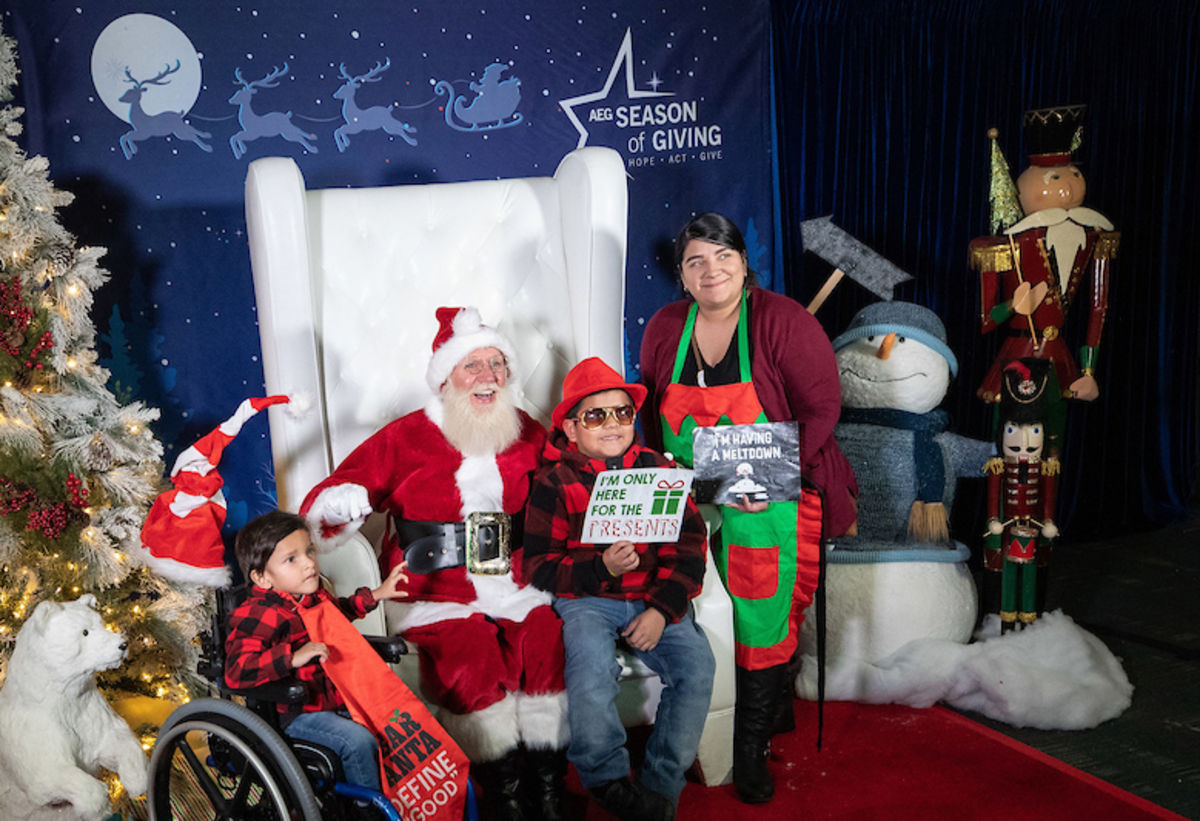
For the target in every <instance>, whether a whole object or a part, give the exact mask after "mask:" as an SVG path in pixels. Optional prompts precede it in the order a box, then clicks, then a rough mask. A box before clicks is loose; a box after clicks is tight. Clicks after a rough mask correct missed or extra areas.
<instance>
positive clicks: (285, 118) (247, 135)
mask: <svg viewBox="0 0 1200 821" xmlns="http://www.w3.org/2000/svg"><path fill="white" fill-rule="evenodd" d="M287 73H288V64H287V63H286V62H285V63H284V64H283V68H275V67H274V66H271V73H270V74H268V75H267V76H266V77H263V78H262V79H261V80H251V81H249V82H247V81H246V80H245V79H243V77H242V70H241V69H240V68H235V69H234V70H233V77H234V85H237V84H238V83H241V86H242V87H241V88H239V89H238V90H237V91H235V92H234V93H233V96H232V97H230V98H229V102H230V104H231V105H236V106H237V107H238V123H240V124H241V126H242V130H241V131H239V132H238V133H236V134H234V135H233V136H232V137H230V138H229V147H230V148H231V149H233V158H234V159H235V160H238V159H241V157H242V155H243V154H245V153H246V143H248V142H251V141H252V140H257V139H258V138H259V137H283V138H284V139H285V140H288V141H290V142H294V143H299V144H300V145H302V146H304V150H305V151H311V152H312V153H313V154H316V153H317V147H316V146H315V145H313V144H312V143H310V142H309V140H315V139H316V138H317V135H316V134H310V133H308V132H306V131H303V130H302V129H301V128H300V127H299V126H297V125H293V124H292V112H290V111H287V112H284V111H269V112H267V113H266V114H261V115H260V114H255V113H254V110H253V109H252V108H251V107H250V101H251V99H253V97H254V95H255V94H257V93H258V90H259V89H260V88H275V87H276V86H277V85H279V78H281V77H283V76H285V75H286V74H287Z"/></svg>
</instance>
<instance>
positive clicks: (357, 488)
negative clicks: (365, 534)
mask: <svg viewBox="0 0 1200 821" xmlns="http://www.w3.org/2000/svg"><path fill="white" fill-rule="evenodd" d="M372 512H373V509H372V507H371V500H370V499H369V498H367V489H366V488H365V487H363V486H362V485H355V484H349V483H347V484H344V485H334V486H333V487H327V488H325V489H324V490H322V491H321V492H320V494H319V495H318V496H317V498H316V499H314V500H313V503H312V507H310V508H309V509H308V518H309V519H310V520H313V521H316V522H320V523H321V524H323V525H327V526H331V527H337V526H339V525H346V524H351V523H353V522H360V523H361V522H362V520H363V519H365V518H367V517H368V516H370V515H371V513H372Z"/></svg>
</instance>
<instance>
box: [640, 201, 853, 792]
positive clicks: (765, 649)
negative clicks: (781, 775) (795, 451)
mask: <svg viewBox="0 0 1200 821" xmlns="http://www.w3.org/2000/svg"><path fill="white" fill-rule="evenodd" d="M675 270H676V273H677V274H678V275H679V278H680V283H681V285H682V286H683V291H684V295H685V297H686V298H685V299H683V300H680V301H678V302H673V303H671V304H669V305H666V306H665V307H663V308H662V309H661V310H659V311H658V312H657V313H656V314H655V315H654V316H653V317H652V318H651V319H650V322H649V323H648V324H647V325H646V332H645V335H644V336H643V338H642V354H641V355H642V379H643V381H644V382H645V384H646V387H647V388H648V389H649V392H650V395H649V397H648V399H647V401H646V403H645V405H644V406H643V409H642V414H643V417H642V421H643V430H644V431H645V434H646V438H647V440H648V441H649V442H650V443H651V446H652V447H655V448H657V449H659V450H666V451H669V452H670V453H671V454H673V455H674V457H675V458H676V459H677V460H678V461H680V462H682V463H684V464H687V465H690V464H691V461H692V430H693V429H695V428H696V427H702V426H712V425H722V424H734V425H739V424H751V423H755V422H784V421H793V420H794V421H796V422H799V423H800V425H801V440H800V450H801V453H800V459H801V465H802V470H803V474H804V476H805V477H806V478H808V479H809V480H811V481H812V483H813V484H814V485H815V486H816V488H817V490H816V491H814V490H810V489H806V490H805V492H804V498H803V499H801V500H800V501H799V502H772V503H769V504H768V503H766V502H750V501H748V500H743V502H742V503H740V504H738V505H737V506H730V505H726V506H723V507H722V508H721V514H722V525H721V529H720V531H719V532H718V533H717V536H718V537H719V538H716V539H714V544H713V551H714V553H713V555H714V558H715V559H716V562H717V568H718V570H719V571H720V573H721V578H722V580H723V581H724V582H725V586H726V588H727V589H728V591H729V594H730V597H731V598H732V600H733V604H734V635H735V639H736V647H735V657H736V659H735V660H736V662H737V702H736V707H735V711H734V740H733V743H734V748H733V749H734V758H733V780H734V784H735V786H736V787H737V792H738V796H739V797H740V798H741V799H742V800H743V801H746V802H747V803H761V802H765V801H768V800H770V799H771V797H772V795H774V784H773V782H772V779H771V774H770V772H769V771H768V770H767V763H766V759H767V755H768V752H769V742H770V737H771V736H772V735H773V734H774V733H775V732H777V731H780V730H788V729H791V728H792V727H793V726H794V719H793V718H792V686H793V685H792V675H790V674H789V673H790V672H791V670H790V667H789V662H790V661H791V660H792V658H793V656H794V654H795V652H796V648H797V645H798V640H799V631H800V622H801V621H802V619H803V611H804V609H805V608H806V607H807V606H808V604H809V603H810V602H811V601H812V598H813V594H814V592H815V590H816V586H817V576H818V563H819V558H820V550H821V541H822V539H823V538H833V537H836V536H840V535H842V534H844V533H846V532H847V531H848V530H850V529H851V528H852V527H853V525H854V521H855V498H856V497H857V495H858V485H857V483H856V482H855V479H854V473H853V470H852V469H851V467H850V463H849V462H848V461H847V460H846V457H845V456H844V455H843V454H842V452H841V450H839V449H838V446H837V443H836V442H835V441H834V439H833V426H834V424H836V422H837V420H838V415H839V413H840V412H841V404H842V402H841V387H840V385H839V382H838V372H837V364H836V361H835V359H834V355H833V347H832V345H830V342H829V338H828V337H827V336H826V335H825V332H824V330H822V328H821V326H820V324H818V323H817V321H816V320H815V319H813V317H812V314H810V313H809V312H808V311H806V310H805V309H804V308H803V306H801V305H800V304H798V303H797V302H795V301H793V300H791V299H789V298H787V297H786V296H782V295H780V294H776V293H773V292H771V291H768V290H764V289H762V288H758V287H757V286H756V284H755V281H754V272H753V271H751V270H750V269H749V267H748V264H747V257H746V243H745V241H744V240H743V239H742V234H741V232H740V231H739V230H738V228H737V226H736V225H734V224H733V223H732V222H731V221H730V220H729V219H727V218H726V217H724V216H721V215H720V214H713V213H707V214H700V215H699V216H697V217H695V218H694V219H692V220H691V221H690V222H689V223H688V224H687V225H686V226H684V228H683V230H682V231H680V232H679V236H678V237H676V239H675ZM785 546H786V549H785Z"/></svg>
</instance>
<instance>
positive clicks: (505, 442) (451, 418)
mask: <svg viewBox="0 0 1200 821" xmlns="http://www.w3.org/2000/svg"><path fill="white" fill-rule="evenodd" d="M442 408H443V410H444V412H445V416H444V418H443V419H442V433H444V434H446V438H447V439H449V440H450V444H452V445H454V447H455V448H457V449H458V450H459V451H460V452H462V453H464V454H466V455H468V456H472V455H475V456H477V455H491V454H496V453H500V452H501V451H503V450H505V449H506V448H507V447H508V446H509V445H511V444H512V443H513V442H515V441H517V437H518V436H520V434H521V417H520V416H519V415H518V414H517V406H516V404H515V403H514V402H513V398H512V391H511V390H509V388H508V386H507V385H505V386H504V387H503V388H501V387H497V388H496V392H495V394H493V395H492V401H491V402H490V403H489V404H487V405H473V404H472V403H471V392H470V391H462V390H458V389H457V388H455V387H454V386H453V385H450V384H447V385H446V388H445V390H444V391H443V392H442Z"/></svg>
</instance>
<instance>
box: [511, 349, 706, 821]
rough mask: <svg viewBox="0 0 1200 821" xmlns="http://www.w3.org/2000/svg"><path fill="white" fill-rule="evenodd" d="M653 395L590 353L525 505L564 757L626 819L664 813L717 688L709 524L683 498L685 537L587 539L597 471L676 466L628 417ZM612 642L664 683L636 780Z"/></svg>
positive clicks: (568, 389)
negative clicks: (559, 629)
mask: <svg viewBox="0 0 1200 821" xmlns="http://www.w3.org/2000/svg"><path fill="white" fill-rule="evenodd" d="M645 398H646V389H645V387H643V386H642V385H630V384H626V383H625V381H624V380H623V379H621V377H620V375H619V374H618V373H617V372H616V371H614V370H613V369H612V368H610V367H609V366H608V365H606V364H605V363H604V362H602V361H601V360H600V359H598V358H596V357H592V358H589V359H585V360H584V361H583V362H580V363H579V364H578V365H576V366H575V367H574V368H572V369H571V371H570V373H568V374H567V376H566V378H564V379H563V400H562V402H560V403H559V405H558V406H557V407H556V408H555V409H554V413H553V414H552V417H551V419H552V422H553V430H552V431H551V432H550V438H549V439H548V440H547V442H546V446H545V449H544V451H543V453H542V465H541V466H540V467H539V468H538V470H537V472H536V473H535V474H534V478H533V486H532V488H531V490H530V494H529V502H528V505H527V507H526V511H525V541H524V547H525V566H524V570H525V575H526V578H527V579H528V580H529V582H530V583H531V584H533V585H534V586H535V587H539V588H541V589H543V590H547V591H549V592H551V593H554V594H555V602H554V609H555V610H556V611H557V612H558V614H559V616H561V617H562V620H563V642H564V645H565V647H566V683H567V705H568V719H569V721H570V725H571V742H570V747H569V748H568V751H567V755H568V757H569V758H570V760H571V763H573V764H574V765H575V769H576V770H577V771H578V773H579V778H580V781H581V782H582V783H583V786H584V787H586V788H587V789H588V790H589V792H590V793H591V794H592V797H593V798H594V799H595V800H596V801H597V803H599V804H600V805H601V806H602V807H604V808H605V809H606V810H608V811H609V812H611V813H613V814H614V815H617V816H618V817H620V818H623V819H643V818H644V819H670V818H672V817H673V816H674V812H675V804H676V803H677V802H678V800H679V793H680V792H681V791H682V790H683V785H684V772H685V771H686V770H687V768H688V767H690V766H691V764H692V761H693V760H695V758H696V750H697V748H698V747H699V745H700V733H701V731H702V730H703V728H704V719H705V716H706V715H707V713H708V704H709V699H710V697H711V695H712V679H713V669H714V661H713V654H712V650H711V649H710V647H709V645H708V639H707V638H705V636H704V633H703V632H702V631H701V630H700V628H699V627H697V626H696V624H695V622H694V621H693V620H692V617H691V614H690V612H689V610H690V605H689V602H690V600H691V599H692V598H693V597H695V596H696V595H697V594H698V593H699V592H700V585H701V582H702V581H703V578H704V567H705V551H706V549H707V538H706V532H705V526H704V520H703V519H702V518H701V516H700V513H699V511H698V510H697V508H696V505H695V503H694V502H693V501H692V500H691V499H688V502H687V511H686V512H685V513H684V517H683V522H682V527H681V533H682V535H681V536H680V539H679V541H678V542H675V543H669V544H634V543H632V542H630V541H628V540H623V541H619V542H616V543H615V544H612V545H594V544H586V543H583V542H581V541H580V535H581V533H582V532H583V520H584V515H585V513H586V509H587V503H588V499H589V498H590V496H591V492H592V486H593V485H594V484H595V482H596V476H597V474H599V473H600V472H601V471H604V470H615V469H621V468H645V467H671V466H672V463H671V462H670V461H669V460H667V459H666V458H665V457H663V456H662V455H661V454H658V453H656V452H655V451H652V450H650V449H649V448H646V447H643V446H642V445H640V444H637V443H635V442H634V438H635V436H634V429H633V422H634V419H635V418H636V416H637V411H638V408H639V407H640V406H641V404H642V402H643V401H644V400H645ZM618 642H623V643H624V644H625V645H626V647H627V648H628V649H629V650H630V651H632V652H633V653H634V654H635V655H637V656H638V658H640V659H641V660H642V661H643V662H644V663H645V664H646V666H647V667H649V668H650V669H651V670H653V671H654V672H655V673H657V674H658V675H659V677H660V678H661V679H662V682H663V691H662V700H661V701H660V702H659V706H658V712H657V714H656V717H655V723H654V730H653V731H652V733H651V735H650V740H649V741H648V742H647V744H646V757H645V762H644V764H643V765H642V769H641V773H640V775H639V778H638V780H637V781H632V780H631V779H630V778H629V753H628V752H627V751H626V750H625V746H624V745H625V729H624V727H623V726H622V725H621V719H620V717H619V716H618V714H617V707H616V703H615V699H616V696H617V692H618V690H619V686H620V685H619V682H618V677H619V675H620V665H619V664H618V663H617V659H616V649H617V644H618Z"/></svg>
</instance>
